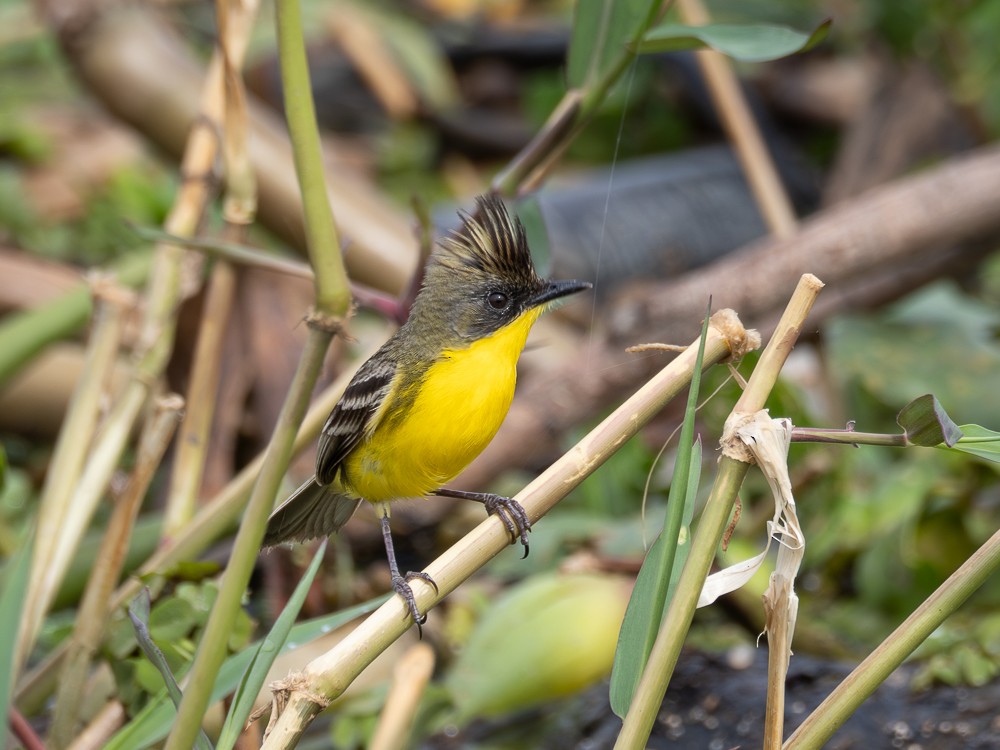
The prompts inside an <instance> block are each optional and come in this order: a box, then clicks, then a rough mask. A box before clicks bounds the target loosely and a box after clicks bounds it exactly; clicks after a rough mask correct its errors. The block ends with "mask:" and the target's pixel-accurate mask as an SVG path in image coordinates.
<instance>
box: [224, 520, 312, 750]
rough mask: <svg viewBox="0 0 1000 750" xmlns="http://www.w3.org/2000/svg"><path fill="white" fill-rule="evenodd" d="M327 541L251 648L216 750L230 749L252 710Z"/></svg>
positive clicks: (304, 597) (309, 584) (296, 613)
mask: <svg viewBox="0 0 1000 750" xmlns="http://www.w3.org/2000/svg"><path fill="white" fill-rule="evenodd" d="M326 542H327V540H325V539H324V540H323V543H322V544H320V546H319V548H318V549H317V550H316V554H315V555H313V559H312V562H311V563H310V564H309V568H308V569H307V570H306V572H305V574H304V575H303V576H302V580H300V581H299V583H298V585H297V586H296V587H295V591H293V592H292V595H291V597H290V598H289V599H288V603H287V604H286V605H285V608H284V609H283V610H282V611H281V614H280V615H278V619H277V620H275V621H274V625H272V626H271V631H270V632H269V633H268V634H267V636H266V637H265V638H264V640H262V641H261V642H260V644H259V645H258V646H257V648H256V649H254V650H253V657H252V658H251V659H250V663H249V664H248V665H247V668H246V671H245V672H244V673H243V679H241V680H240V684H239V685H238V686H237V687H236V693H235V695H234V696H233V703H232V706H230V708H229V715H228V716H226V722H225V724H223V725H222V733H221V734H220V735H219V739H218V741H217V742H216V745H215V746H216V750H231V748H232V747H233V746H234V745H235V744H236V740H238V739H239V736H240V733H241V732H242V731H243V725H244V724H246V720H247V718H248V717H249V716H250V712H251V711H253V704H254V701H255V700H256V699H257V694H258V693H259V692H260V689H261V688H262V687H263V686H264V680H266V679H267V672H268V670H269V669H270V668H271V665H272V664H274V660H275V659H276V658H277V657H278V653H279V652H280V651H281V649H282V648H283V647H284V645H285V641H286V640H288V634H289V632H290V631H291V629H292V625H294V624H295V618H296V617H298V615H299V610H301V609H302V603H303V602H304V601H305V600H306V594H308V593H309V587H310V586H312V582H313V579H314V578H315V577H316V571H318V570H319V564H320V563H321V562H322V561H323V554H324V553H325V552H326Z"/></svg>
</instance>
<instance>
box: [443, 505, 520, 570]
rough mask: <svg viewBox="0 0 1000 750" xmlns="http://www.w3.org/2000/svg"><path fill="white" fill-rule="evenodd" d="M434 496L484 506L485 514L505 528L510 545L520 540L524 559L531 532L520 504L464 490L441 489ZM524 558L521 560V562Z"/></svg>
mask: <svg viewBox="0 0 1000 750" xmlns="http://www.w3.org/2000/svg"><path fill="white" fill-rule="evenodd" d="M436 494H438V495H441V496H442V497H456V498H458V499H459V500H474V501H475V502H477V503H482V504H483V505H484V506H486V512H487V513H489V514H490V515H491V516H497V517H499V519H500V520H501V521H503V525H504V526H506V527H507V532H508V533H509V534H510V537H511V544H513V543H514V542H516V541H517V540H518V538H520V539H521V545H522V546H523V547H524V557H527V556H528V532H529V531H531V519H530V518H528V514H527V513H526V512H525V510H524V507H523V506H522V505H521V503H519V502H517V500H514V499H513V498H509V497H504V496H503V495H494V494H493V493H492V492H465V491H464V490H449V489H448V488H447V487H442V488H441V489H439V490H438V491H437V492H436ZM524 557H522V558H521V559H522V560H523V559H524Z"/></svg>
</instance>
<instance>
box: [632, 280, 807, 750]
mask: <svg viewBox="0 0 1000 750" xmlns="http://www.w3.org/2000/svg"><path fill="white" fill-rule="evenodd" d="M822 287H823V284H822V282H821V281H820V280H819V279H817V278H816V277H815V276H813V275H812V274H805V275H803V276H802V277H801V279H800V280H799V283H798V285H797V286H796V287H795V291H794V292H793V293H792V296H791V299H790V300H789V302H788V305H787V306H786V308H785V311H784V313H783V314H782V316H781V320H779V321H778V325H777V327H776V328H775V331H774V335H773V336H772V337H771V340H770V342H768V345H767V347H766V348H765V349H764V351H763V352H762V354H761V357H760V359H759V360H758V362H757V366H756V367H755V368H754V371H753V374H752V375H751V376H750V380H749V381H748V382H747V387H746V389H745V390H744V391H743V393H742V395H741V396H740V398H739V400H738V401H737V402H736V405H735V406H734V407H733V412H732V414H731V416H730V420H733V419H734V418H738V417H739V415H747V414H754V413H756V412H757V411H759V410H760V409H762V408H763V406H764V402H765V401H766V399H767V396H768V394H770V392H771V389H772V388H773V387H774V383H775V381H776V380H777V377H778V373H779V372H780V370H781V366H782V365H783V364H784V362H785V360H786V359H787V358H788V355H789V354H790V353H791V350H792V347H794V346H795V342H796V341H797V340H798V336H799V332H800V331H801V329H802V324H803V322H804V321H805V318H806V316H807V315H808V314H809V311H810V310H811V309H812V305H813V302H814V301H815V300H816V297H817V295H818V294H819V291H820V289H822ZM730 431H731V430H730V421H728V420H727V430H726V432H727V433H730ZM734 440H735V438H734V437H731V438H730V439H727V436H725V435H724V436H723V456H722V458H721V459H720V461H719V471H718V474H717V475H716V478H715V484H714V485H713V486H712V493H711V495H710V496H709V498H708V501H707V502H706V504H705V510H704V511H703V512H702V515H701V518H700V519H699V521H698V525H697V527H696V528H695V531H694V536H693V538H692V541H691V551H690V553H689V554H688V559H687V562H686V563H685V564H684V568H683V570H682V571H681V577H680V579H679V580H678V582H677V589H676V592H675V594H674V598H673V599H672V600H671V602H670V606H669V607H668V608H667V614H666V617H665V618H664V620H663V623H662V625H661V626H660V632H659V635H658V636H657V638H656V642H655V643H654V644H653V650H652V652H650V655H649V661H648V662H647V664H646V670H645V671H644V672H643V675H642V678H641V679H640V680H639V685H638V686H637V687H636V692H635V695H634V696H633V698H632V703H631V705H630V707H629V711H628V713H627V714H626V715H625V721H624V724H623V725H622V731H621V733H620V734H619V735H618V740H617V741H616V742H615V749H616V750H641V748H644V747H645V746H646V742H647V740H648V739H649V733H650V730H651V729H652V727H653V721H654V720H655V719H656V714H657V712H658V711H659V707H660V704H661V703H662V702H663V696H664V694H665V693H666V691H667V685H668V683H669V682H670V677H671V675H672V674H673V670H674V667H675V666H676V664H677V659H678V657H679V656H680V651H681V646H682V645H683V643H684V639H685V638H686V637H687V632H688V630H689V629H690V627H691V620H692V619H693V618H694V611H695V608H696V607H697V604H698V597H699V596H700V594H701V589H702V587H703V586H704V583H705V578H706V577H707V576H708V571H709V569H710V568H711V565H712V561H713V560H714V559H715V550H716V549H717V548H718V546H719V542H721V541H722V535H723V533H724V532H725V530H726V523H727V521H728V519H729V516H730V514H731V513H732V509H733V505H734V503H735V500H736V495H737V493H738V492H739V488H740V485H741V484H742V482H743V478H744V477H745V476H746V473H747V471H748V469H749V467H750V463H749V462H750V460H751V459H750V457H749V456H748V455H747V456H746V457H743V456H739V452H738V450H737V448H738V446H734V445H733V443H732V441H734ZM733 456H739V457H738V458H734V457H733Z"/></svg>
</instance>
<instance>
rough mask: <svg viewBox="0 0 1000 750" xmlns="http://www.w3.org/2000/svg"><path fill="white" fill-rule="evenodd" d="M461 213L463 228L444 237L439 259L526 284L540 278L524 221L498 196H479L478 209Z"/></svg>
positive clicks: (445, 263)
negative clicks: (511, 212)
mask: <svg viewBox="0 0 1000 750" xmlns="http://www.w3.org/2000/svg"><path fill="white" fill-rule="evenodd" d="M461 216H462V220H463V225H462V228H461V229H460V230H458V231H457V232H454V233H453V234H452V235H451V236H450V237H446V238H445V239H443V240H442V241H441V250H442V252H439V253H437V260H438V262H439V263H441V264H442V265H445V266H447V267H448V268H452V269H455V270H463V268H464V269H475V270H477V271H480V272H482V273H486V274H490V275H493V276H499V277H501V278H505V279H509V280H511V281H517V282H522V283H527V284H533V283H536V282H537V281H538V275H537V274H536V273H535V266H534V264H533V263H532V260H531V251H530V250H529V249H528V237H527V234H526V233H525V231H524V225H523V224H522V223H521V221H520V219H518V218H517V217H514V218H511V216H510V214H509V213H508V212H507V208H506V207H505V206H504V204H503V201H502V200H501V199H500V197H499V196H497V195H494V194H490V195H483V196H480V197H478V198H476V211H475V212H474V213H472V214H467V213H464V212H462V213H461Z"/></svg>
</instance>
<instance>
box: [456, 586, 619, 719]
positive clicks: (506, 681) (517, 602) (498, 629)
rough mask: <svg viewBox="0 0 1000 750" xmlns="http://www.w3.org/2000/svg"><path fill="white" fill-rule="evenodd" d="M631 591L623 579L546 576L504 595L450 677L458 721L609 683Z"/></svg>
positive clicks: (488, 615) (513, 708)
mask: <svg viewBox="0 0 1000 750" xmlns="http://www.w3.org/2000/svg"><path fill="white" fill-rule="evenodd" d="M631 586H632V582H631V580H629V579H625V578H622V577H620V576H609V575H601V574H590V573H586V574H584V573H571V574H547V575H543V576H538V577H536V578H532V579H530V580H528V581H526V582H524V583H521V584H519V585H517V586H515V587H514V588H512V589H511V590H510V591H508V592H507V593H506V594H504V595H503V596H502V597H500V598H499V599H498V600H497V601H496V603H495V604H494V605H493V606H492V607H490V608H489V609H488V610H487V611H486V612H484V613H483V615H482V618H481V619H480V621H479V624H478V625H477V626H476V628H475V630H474V631H473V633H472V636H471V638H470V639H469V642H468V644H467V645H466V647H465V649H464V650H463V651H462V653H461V655H460V656H459V658H458V660H457V662H456V663H455V665H454V668H453V669H452V671H451V674H450V676H449V678H448V681H447V684H448V688H449V691H450V693H451V695H452V698H453V700H454V702H455V705H456V707H457V708H458V714H459V715H458V721H459V722H464V721H466V720H468V719H471V718H474V717H478V716H496V715H499V714H503V713H507V712H510V711H514V710H516V709H520V708H525V707H527V706H531V705H534V704H537V703H541V702H544V701H548V700H552V699H553V698H559V697H562V696H565V695H569V694H570V693H574V692H576V691H578V690H581V689H583V688H585V687H587V686H589V685H591V684H593V683H594V682H596V681H598V680H600V679H601V678H603V677H605V676H606V675H607V674H608V673H609V672H610V671H611V663H612V660H613V658H614V652H615V646H616V644H617V642H618V629H619V627H620V626H621V623H622V618H623V617H624V615H625V606H626V605H627V604H628V597H629V591H630V589H631Z"/></svg>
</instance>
